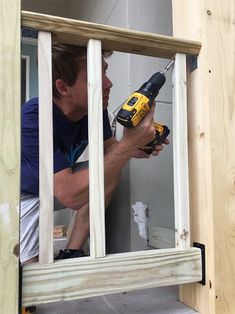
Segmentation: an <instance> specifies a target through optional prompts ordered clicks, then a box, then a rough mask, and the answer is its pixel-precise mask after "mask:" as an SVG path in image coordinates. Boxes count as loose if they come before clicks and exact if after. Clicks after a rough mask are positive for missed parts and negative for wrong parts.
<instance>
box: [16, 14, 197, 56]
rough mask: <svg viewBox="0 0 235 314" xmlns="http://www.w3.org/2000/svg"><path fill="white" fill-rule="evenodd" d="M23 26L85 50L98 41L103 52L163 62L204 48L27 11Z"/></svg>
mask: <svg viewBox="0 0 235 314" xmlns="http://www.w3.org/2000/svg"><path fill="white" fill-rule="evenodd" d="M22 25H23V26H26V27H31V28H35V29H37V30H44V31H50V32H52V33H53V39H54V40H56V41H59V42H64V43H68V44H76V45H80V46H81V45H84V46H85V45H86V44H87V42H88V40H89V39H90V38H94V39H98V40H101V41H102V48H103V49H109V50H115V51H121V52H128V53H136V54H141V55H150V56H155V57H162V58H172V57H173V56H174V55H175V54H176V53H177V52H181V53H187V54H198V53H199V51H200V47H201V45H200V43H198V42H195V41H194V42H193V41H189V40H181V39H177V38H173V37H170V36H163V35H156V34H153V33H146V32H139V31H134V30H129V29H125V28H118V27H112V26H107V25H101V24H95V23H89V22H85V21H79V20H72V19H68V18H63V17H58V16H50V15H45V14H39V13H34V12H26V11H23V12H22Z"/></svg>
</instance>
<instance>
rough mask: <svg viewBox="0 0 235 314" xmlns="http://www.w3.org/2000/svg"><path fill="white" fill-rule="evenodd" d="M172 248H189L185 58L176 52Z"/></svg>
mask: <svg viewBox="0 0 235 314" xmlns="http://www.w3.org/2000/svg"><path fill="white" fill-rule="evenodd" d="M172 87H173V90H172V92H173V95H172V106H173V127H172V129H173V168H174V212H175V247H178V248H180V249H188V248H189V247H190V226H189V180H188V132H187V85H186V55H184V54H180V53H177V54H176V55H175V63H174V67H173V75H172Z"/></svg>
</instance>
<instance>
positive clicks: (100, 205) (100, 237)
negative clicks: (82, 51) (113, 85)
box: [87, 39, 105, 258]
mask: <svg viewBox="0 0 235 314" xmlns="http://www.w3.org/2000/svg"><path fill="white" fill-rule="evenodd" d="M101 61H102V57H101V41H100V40H96V39H90V40H89V42H88V46H87V77H88V136H89V211H90V255H91V257H93V258H97V257H104V256H105V222H104V217H105V209H104V140H103V101H102V76H101V75H102V64H101Z"/></svg>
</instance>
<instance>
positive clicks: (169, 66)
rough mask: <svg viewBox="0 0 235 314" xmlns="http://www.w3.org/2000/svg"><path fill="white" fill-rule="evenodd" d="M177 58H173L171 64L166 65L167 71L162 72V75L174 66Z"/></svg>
mask: <svg viewBox="0 0 235 314" xmlns="http://www.w3.org/2000/svg"><path fill="white" fill-rule="evenodd" d="M174 62H175V58H172V59H171V60H170V62H169V63H168V64H167V65H166V67H165V69H164V70H163V71H161V73H162V74H165V73H166V72H167V71H168V70H169V69H170V68H171V67H172V66H173V64H174Z"/></svg>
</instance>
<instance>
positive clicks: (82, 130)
mask: <svg viewBox="0 0 235 314" xmlns="http://www.w3.org/2000/svg"><path fill="white" fill-rule="evenodd" d="M105 54H106V53H105V52H104V53H103V58H102V89H103V129H104V178H105V206H106V207H107V206H108V204H109V202H110V200H111V198H112V194H113V192H114V190H115V187H116V185H117V183H118V180H119V176H120V172H121V170H122V167H123V166H124V165H125V164H126V163H127V162H128V161H129V160H130V159H131V158H132V157H139V158H143V157H146V158H147V157H149V156H148V155H147V154H146V153H144V152H143V151H141V150H139V147H141V146H143V145H144V144H146V143H148V142H150V141H152V140H153V138H154V137H155V130H154V126H153V114H154V106H152V108H151V110H150V112H149V113H148V114H147V115H146V117H145V118H144V119H143V120H142V121H141V123H140V124H139V125H138V126H137V127H135V128H133V129H124V133H123V138H122V139H121V140H120V141H119V142H118V141H117V140H116V139H115V138H114V137H113V136H112V132H111V128H110V124H109V120H108V114H107V107H108V101H109V94H110V90H111V88H112V82H111V81H110V80H109V78H108V77H107V75H106V70H107V67H108V65H107V63H106V61H105V59H104V57H105ZM52 72H53V133H54V196H55V200H56V202H59V203H60V204H62V205H63V206H62V207H64V208H65V207H68V208H71V209H73V210H76V211H77V215H76V221H75V225H74V228H73V231H72V234H71V237H70V240H69V242H68V245H67V250H64V251H61V252H60V254H59V256H58V257H57V259H63V258H72V257H80V256H83V255H84V253H83V251H82V247H83V244H84V242H85V241H86V239H87V237H88V235H89V195H88V193H89V191H88V187H89V183H88V168H87V167H83V168H81V167H80V166H79V165H77V164H76V162H77V160H78V158H79V156H80V155H81V154H82V152H83V151H84V149H85V148H86V146H87V144H88V125H87V111H88V104H87V59H86V48H85V47H78V46H73V45H65V44H54V45H53V47H52ZM165 143H166V144H167V143H168V142H167V141H166V142H165ZM38 145H39V144H38V99H37V98H34V99H32V100H30V101H29V102H27V103H25V104H24V105H23V107H22V160H21V170H22V171H21V173H22V174H21V247H20V259H21V262H22V263H26V262H32V261H37V259H38V217H39V198H38V195H39V191H38V189H39V170H38V167H39V154H38V151H39V147H38ZM160 150H162V146H158V147H156V150H155V151H154V152H153V153H152V155H154V156H157V155H158V154H159V152H160ZM110 173H112V175H110Z"/></svg>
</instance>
